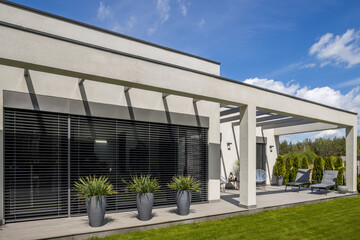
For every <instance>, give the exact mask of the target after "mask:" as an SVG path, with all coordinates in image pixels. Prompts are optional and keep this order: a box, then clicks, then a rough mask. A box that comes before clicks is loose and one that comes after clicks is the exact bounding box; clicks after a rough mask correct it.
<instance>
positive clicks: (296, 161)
mask: <svg viewBox="0 0 360 240" xmlns="http://www.w3.org/2000/svg"><path fill="white" fill-rule="evenodd" d="M299 167H300V159H299V157H298V156H296V157H294V160H293V165H292V169H291V174H290V182H294V181H295V179H296V175H297V172H298V170H299Z"/></svg>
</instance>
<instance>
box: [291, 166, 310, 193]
mask: <svg viewBox="0 0 360 240" xmlns="http://www.w3.org/2000/svg"><path fill="white" fill-rule="evenodd" d="M310 172H311V169H299V170H298V172H297V174H296V179H295V182H288V183H286V186H285V192H286V190H287V187H288V186H294V187H298V192H299V191H300V187H301V186H310V182H309V178H310Z"/></svg>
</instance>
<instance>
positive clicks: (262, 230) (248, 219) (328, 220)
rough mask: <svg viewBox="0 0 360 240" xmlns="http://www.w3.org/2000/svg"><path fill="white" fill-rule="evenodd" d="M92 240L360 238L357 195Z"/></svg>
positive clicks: (359, 214) (359, 211) (359, 199)
mask: <svg viewBox="0 0 360 240" xmlns="http://www.w3.org/2000/svg"><path fill="white" fill-rule="evenodd" d="M92 239H104V240H115V239H171V240H172V239H181V240H183V239H224V240H228V239H317V240H320V239H360V197H359V196H358V197H354V198H344V199H336V200H331V201H328V202H321V203H314V204H306V205H301V206H297V207H291V208H284V209H277V210H269V211H264V212H261V213H257V214H252V215H242V216H237V217H230V218H225V219H222V220H217V221H208V222H201V223H194V224H183V225H176V226H172V227H167V228H161V229H152V230H147V231H142V232H132V233H127V234H121V235H112V236H109V237H106V238H92Z"/></svg>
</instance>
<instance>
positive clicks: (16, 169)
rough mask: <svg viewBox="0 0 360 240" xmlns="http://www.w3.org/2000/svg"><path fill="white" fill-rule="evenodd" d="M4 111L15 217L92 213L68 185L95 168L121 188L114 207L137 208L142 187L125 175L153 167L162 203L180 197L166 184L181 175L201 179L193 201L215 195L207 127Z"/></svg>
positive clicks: (11, 216) (8, 212)
mask: <svg viewBox="0 0 360 240" xmlns="http://www.w3.org/2000/svg"><path fill="white" fill-rule="evenodd" d="M4 112H5V114H4V115H5V122H4V129H5V135H4V136H5V137H4V139H5V218H6V220H7V221H17V220H21V219H25V218H45V217H57V216H67V215H68V206H70V207H69V210H70V214H71V215H77V214H81V213H85V212H86V208H85V204H84V202H83V201H81V200H79V199H77V197H76V193H75V192H74V191H73V190H71V193H70V196H69V195H68V189H69V188H70V189H72V188H73V183H74V181H76V180H77V179H78V178H79V177H82V176H88V175H96V176H100V175H106V176H108V177H109V180H110V181H111V183H112V184H113V185H114V187H115V189H116V191H117V192H118V194H116V195H114V196H110V197H108V206H107V211H117V210H121V209H129V208H135V207H136V200H135V194H134V193H128V192H125V191H124V188H125V184H124V183H123V181H122V180H130V178H131V176H132V175H141V174H151V175H152V176H153V177H155V178H157V180H158V181H159V183H160V185H161V189H160V191H159V192H158V193H156V194H155V205H169V204H175V191H173V190H171V189H169V188H168V187H167V186H166V183H168V182H169V181H170V180H171V178H172V177H173V176H174V175H177V174H189V175H192V176H194V177H195V178H197V179H199V180H200V181H201V184H202V185H201V192H200V193H196V192H194V193H193V196H192V201H193V202H202V201H206V200H207V189H208V186H207V184H208V183H207V129H205V128H198V127H189V126H178V125H169V124H159V123H149V122H137V121H127V120H118V119H108V118H97V117H86V116H73V115H62V114H54V113H44V112H36V111H25V110H15V109H5V111H4ZM68 133H70V134H68ZM68 135H69V136H68ZM68 153H69V154H68ZM68 178H69V180H70V181H68ZM68 199H70V205H69V200H68Z"/></svg>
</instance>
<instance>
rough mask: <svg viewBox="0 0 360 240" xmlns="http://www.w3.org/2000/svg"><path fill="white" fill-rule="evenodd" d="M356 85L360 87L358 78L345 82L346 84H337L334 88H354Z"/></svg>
mask: <svg viewBox="0 0 360 240" xmlns="http://www.w3.org/2000/svg"><path fill="white" fill-rule="evenodd" d="M356 85H359V86H360V77H359V78H355V79H352V80H349V81H346V82H342V83H339V84H338V85H336V87H349V86H356Z"/></svg>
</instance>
